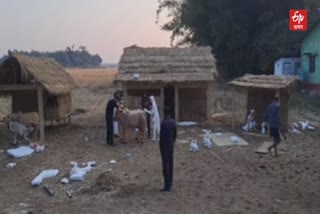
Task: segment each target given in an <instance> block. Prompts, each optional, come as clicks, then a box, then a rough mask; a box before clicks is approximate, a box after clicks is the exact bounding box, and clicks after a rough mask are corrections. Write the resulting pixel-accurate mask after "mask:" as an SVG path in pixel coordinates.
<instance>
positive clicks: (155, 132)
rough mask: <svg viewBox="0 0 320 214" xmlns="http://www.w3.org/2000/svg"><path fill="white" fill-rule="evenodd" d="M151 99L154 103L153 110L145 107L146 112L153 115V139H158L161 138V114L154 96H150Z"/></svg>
mask: <svg viewBox="0 0 320 214" xmlns="http://www.w3.org/2000/svg"><path fill="white" fill-rule="evenodd" d="M150 100H151V104H152V109H151V111H149V110H148V109H144V111H145V112H147V113H148V114H150V115H152V124H153V127H152V131H153V133H152V140H153V141H156V140H157V139H158V138H159V135H160V123H161V121H160V115H159V111H158V107H157V104H156V100H155V98H154V96H150Z"/></svg>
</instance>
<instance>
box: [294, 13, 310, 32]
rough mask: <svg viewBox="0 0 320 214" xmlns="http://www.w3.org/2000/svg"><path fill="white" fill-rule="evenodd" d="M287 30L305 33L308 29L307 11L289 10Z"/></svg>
mask: <svg viewBox="0 0 320 214" xmlns="http://www.w3.org/2000/svg"><path fill="white" fill-rule="evenodd" d="M289 28H290V30H291V31H306V30H307V28H308V13H307V10H290V13H289Z"/></svg>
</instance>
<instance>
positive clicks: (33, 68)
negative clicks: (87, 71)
mask: <svg viewBox="0 0 320 214" xmlns="http://www.w3.org/2000/svg"><path fill="white" fill-rule="evenodd" d="M4 63H19V65H20V68H21V73H22V75H24V76H31V77H33V78H34V79H35V80H37V81H38V82H39V83H41V85H43V87H44V88H45V89H46V90H47V91H48V92H49V93H50V94H52V95H60V94H66V93H69V92H71V90H72V89H74V88H75V87H76V83H75V81H74V80H73V78H72V77H71V76H70V74H68V73H67V72H66V71H65V69H64V68H63V67H62V66H60V65H59V64H58V63H56V62H55V61H53V60H50V59H38V58H32V57H27V56H25V55H22V54H19V53H16V52H15V53H11V52H10V53H9V57H8V58H7V59H6V60H5V61H4ZM0 72H1V71H0Z"/></svg>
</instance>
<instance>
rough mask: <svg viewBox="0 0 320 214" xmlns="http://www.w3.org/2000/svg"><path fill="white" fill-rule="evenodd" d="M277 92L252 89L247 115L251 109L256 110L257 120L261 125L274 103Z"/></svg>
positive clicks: (249, 94)
mask: <svg viewBox="0 0 320 214" xmlns="http://www.w3.org/2000/svg"><path fill="white" fill-rule="evenodd" d="M275 95H276V92H275V91H274V90H264V89H251V90H249V93H248V105H247V107H248V108H247V115H248V112H249V111H250V110H251V109H255V111H256V114H255V120H256V122H257V123H258V124H259V125H260V124H261V123H262V122H263V119H264V118H263V117H264V115H265V113H266V110H267V108H268V106H269V105H270V104H271V103H272V101H273V98H274V97H275Z"/></svg>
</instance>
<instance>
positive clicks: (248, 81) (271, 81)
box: [229, 74, 298, 90]
mask: <svg viewBox="0 0 320 214" xmlns="http://www.w3.org/2000/svg"><path fill="white" fill-rule="evenodd" d="M297 80H298V79H297V78H296V77H294V76H275V75H248V74H247V75H245V76H243V77H240V78H237V79H234V80H233V81H231V82H230V83H229V85H232V86H238V87H246V88H263V89H276V90H279V89H289V88H291V87H293V86H294V85H295V83H296V82H297Z"/></svg>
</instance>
